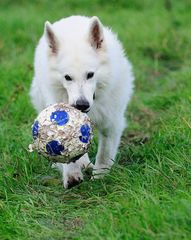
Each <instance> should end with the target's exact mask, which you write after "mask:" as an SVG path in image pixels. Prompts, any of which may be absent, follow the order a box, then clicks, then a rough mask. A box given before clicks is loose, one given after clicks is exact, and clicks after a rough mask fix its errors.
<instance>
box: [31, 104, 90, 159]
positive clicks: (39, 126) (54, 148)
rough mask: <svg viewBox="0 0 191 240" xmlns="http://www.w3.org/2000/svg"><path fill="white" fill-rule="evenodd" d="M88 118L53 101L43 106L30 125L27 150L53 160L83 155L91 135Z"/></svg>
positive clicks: (75, 157)
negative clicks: (45, 106)
mask: <svg viewBox="0 0 191 240" xmlns="http://www.w3.org/2000/svg"><path fill="white" fill-rule="evenodd" d="M91 125H92V124H91V121H90V118H89V117H88V115H87V114H86V113H82V112H81V111H79V110H77V109H76V108H74V107H72V106H70V105H68V104H64V103H56V104H53V105H50V106H49V107H47V108H45V109H44V110H43V111H42V112H40V114H39V115H38V117H37V118H36V119H35V121H34V123H33V125H32V136H33V143H32V144H30V145H29V150H30V151H34V150H36V151H38V152H39V153H40V154H42V155H43V156H45V157H47V158H48V159H49V160H51V161H53V162H63V163H66V162H71V161H74V160H76V159H78V158H80V157H81V156H82V155H84V154H85V153H86V152H87V151H88V148H89V146H90V143H91V139H92V137H93V134H92V126H91Z"/></svg>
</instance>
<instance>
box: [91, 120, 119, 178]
mask: <svg viewBox="0 0 191 240" xmlns="http://www.w3.org/2000/svg"><path fill="white" fill-rule="evenodd" d="M122 132H123V124H121V127H118V128H117V127H113V128H110V129H108V130H104V131H103V130H100V131H99V136H98V137H99V145H98V152H97V156H96V162H95V166H94V171H93V178H102V177H103V176H104V175H105V174H106V173H108V172H109V170H110V168H111V166H112V165H113V163H114V161H115V156H116V153H117V149H118V146H119V142H120V138H121V134H122Z"/></svg>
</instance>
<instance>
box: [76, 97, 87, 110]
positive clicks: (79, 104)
mask: <svg viewBox="0 0 191 240" xmlns="http://www.w3.org/2000/svg"><path fill="white" fill-rule="evenodd" d="M74 107H75V108H77V109H78V110H80V111H82V112H87V110H88V108H89V107H90V104H89V102H88V101H87V100H86V99H79V100H77V101H76V105H74Z"/></svg>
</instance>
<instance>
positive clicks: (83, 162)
mask: <svg viewBox="0 0 191 240" xmlns="http://www.w3.org/2000/svg"><path fill="white" fill-rule="evenodd" d="M34 67H35V74H34V78H33V82H32V86H31V91H30V95H31V99H32V102H33V104H34V106H35V108H36V110H37V111H38V112H39V111H41V110H42V109H43V108H45V107H46V106H48V105H50V104H53V103H56V102H65V103H69V104H71V105H73V106H75V107H76V108H78V109H80V110H81V111H83V112H87V113H88V115H89V117H90V118H91V119H92V120H93V121H94V122H95V123H96V125H97V128H98V133H99V146H98V152H97V156H96V162H95V165H94V166H93V175H94V176H95V177H100V176H103V175H104V174H105V173H106V172H108V171H109V169H110V168H111V166H112V164H113V163H114V159H115V156H116V153H117V149H118V146H119V142H120V138H121V134H122V132H123V129H124V127H125V125H126V124H125V122H126V121H125V118H124V113H125V110H126V107H127V103H128V102H129V100H130V97H131V95H132V92H133V80H134V77H133V74H132V67H131V64H130V63H129V61H128V60H127V58H126V57H125V54H124V50H123V48H122V45H121V43H120V42H119V40H118V39H117V36H116V35H115V34H114V33H112V31H111V30H110V29H108V28H107V27H104V26H103V25H102V24H101V22H100V20H99V19H98V18H97V17H92V18H89V17H83V16H72V17H68V18H64V19H61V20H60V21H57V22H55V23H54V24H50V23H49V22H46V23H45V28H44V34H43V36H42V38H41V39H40V42H39V44H38V46H37V48H36V53H35V62H34ZM55 166H56V167H57V168H58V169H59V170H60V171H61V172H62V174H63V183H64V187H65V188H68V187H71V186H73V185H75V184H77V183H78V182H81V181H82V180H83V175H82V172H81V170H82V168H83V167H88V166H91V167H92V164H90V161H89V158H88V155H87V154H86V155H84V156H83V157H81V158H80V159H79V160H78V161H76V162H75V163H73V162H72V163H69V164H61V163H58V164H56V165H55ZM100 174H101V175H100Z"/></svg>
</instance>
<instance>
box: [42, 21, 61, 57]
mask: <svg viewBox="0 0 191 240" xmlns="http://www.w3.org/2000/svg"><path fill="white" fill-rule="evenodd" d="M44 35H45V38H46V40H47V43H48V46H49V48H50V51H51V53H52V54H53V55H56V54H57V53H58V39H57V37H56V35H55V33H54V31H53V29H52V25H51V24H50V23H49V22H48V21H46V22H45V24H44Z"/></svg>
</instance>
